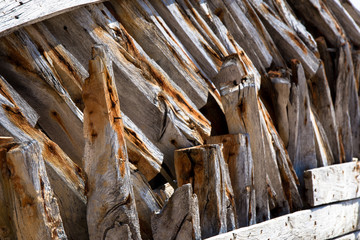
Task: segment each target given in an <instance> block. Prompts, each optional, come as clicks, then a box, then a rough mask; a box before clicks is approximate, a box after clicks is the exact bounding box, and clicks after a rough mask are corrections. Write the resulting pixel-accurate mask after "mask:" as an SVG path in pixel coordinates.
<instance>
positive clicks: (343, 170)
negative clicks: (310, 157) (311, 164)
mask: <svg viewBox="0 0 360 240" xmlns="http://www.w3.org/2000/svg"><path fill="white" fill-rule="evenodd" d="M304 180H305V188H306V197H307V201H308V203H309V205H310V206H319V205H322V204H327V203H332V202H339V201H344V200H349V199H353V198H358V197H360V192H359V188H360V165H359V163H358V162H348V163H343V164H337V165H331V166H327V167H322V168H316V169H312V170H308V171H305V173H304Z"/></svg>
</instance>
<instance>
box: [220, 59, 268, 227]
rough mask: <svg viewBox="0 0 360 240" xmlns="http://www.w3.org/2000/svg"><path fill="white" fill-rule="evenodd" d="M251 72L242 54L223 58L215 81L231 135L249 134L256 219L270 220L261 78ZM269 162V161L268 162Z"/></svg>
mask: <svg viewBox="0 0 360 240" xmlns="http://www.w3.org/2000/svg"><path fill="white" fill-rule="evenodd" d="M256 73H257V72H256V71H254V70H253V69H252V63H251V61H250V60H249V59H248V58H247V56H246V55H245V54H244V53H243V54H240V55H231V56H229V57H227V59H225V61H224V64H223V65H222V68H221V70H220V72H219V74H218V75H217V77H216V79H214V83H215V85H216V86H217V88H218V89H219V90H220V93H221V99H222V103H223V106H224V110H225V117H226V122H227V125H228V128H229V132H230V133H231V134H237V133H248V134H249V136H250V147H251V152H252V157H253V160H254V181H255V182H254V186H255V194H256V209H257V212H256V218H257V222H261V221H264V220H267V219H269V218H270V212H269V199H268V190H267V186H266V169H265V168H264V166H265V164H266V162H267V159H266V157H265V156H266V155H265V154H266V153H265V145H264V144H265V143H264V139H263V132H262V131H263V130H262V127H261V120H260V113H259V110H258V93H257V92H258V87H259V86H260V85H258V83H259V82H260V76H259V75H258V74H256ZM270 161H271V160H270Z"/></svg>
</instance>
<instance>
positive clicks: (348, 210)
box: [208, 199, 360, 240]
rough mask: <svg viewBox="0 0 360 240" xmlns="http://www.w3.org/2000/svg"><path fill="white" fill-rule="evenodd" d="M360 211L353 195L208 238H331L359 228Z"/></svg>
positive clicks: (214, 239) (359, 206)
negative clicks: (343, 200) (335, 201)
mask: <svg viewBox="0 0 360 240" xmlns="http://www.w3.org/2000/svg"><path fill="white" fill-rule="evenodd" d="M359 212H360V199H354V200H349V201H345V202H340V203H335V204H330V205H325V206H321V207H317V208H313V209H310V210H303V211H298V212H295V213H292V214H288V215H285V216H282V217H278V218H275V219H271V220H269V221H266V222H263V223H260V224H255V225H252V226H250V227H246V228H240V229H237V230H235V231H232V232H228V233H225V234H221V235H218V236H215V237H212V238H208V239H209V240H225V239H227V240H229V239H234V240H240V239H255V240H257V239H259V240H260V239H304V240H305V239H315V238H316V239H330V238H335V237H338V236H342V235H344V234H347V233H351V232H353V231H356V230H357V229H359V227H360V222H359V217H358V215H359Z"/></svg>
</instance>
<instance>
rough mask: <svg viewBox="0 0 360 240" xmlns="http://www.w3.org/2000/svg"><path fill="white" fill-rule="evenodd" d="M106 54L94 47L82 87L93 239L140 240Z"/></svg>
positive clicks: (116, 95) (118, 112)
mask: <svg viewBox="0 0 360 240" xmlns="http://www.w3.org/2000/svg"><path fill="white" fill-rule="evenodd" d="M107 52H108V51H107V50H106V49H105V47H104V46H101V45H95V46H94V47H93V53H92V54H93V58H92V60H90V62H89V73H90V74H89V75H90V77H89V78H88V79H86V81H85V84H84V87H83V100H84V104H85V109H84V136H85V149H84V170H85V172H86V175H87V186H88V192H87V197H88V202H87V223H88V230H89V237H90V239H99V238H110V239H115V237H122V239H141V235H140V226H139V219H138V214H137V211H136V205H135V197H134V192H133V187H132V183H131V175H130V167H129V162H128V155H127V150H126V145H125V139H124V126H123V122H122V119H121V112H120V102H119V99H118V94H117V89H116V85H115V82H114V74H113V69H112V64H111V60H110V59H108V56H107V54H108V53H107ZM124 228H125V229H127V230H126V231H124ZM118 234H121V235H120V236H119V235H118ZM124 237H125V238H124Z"/></svg>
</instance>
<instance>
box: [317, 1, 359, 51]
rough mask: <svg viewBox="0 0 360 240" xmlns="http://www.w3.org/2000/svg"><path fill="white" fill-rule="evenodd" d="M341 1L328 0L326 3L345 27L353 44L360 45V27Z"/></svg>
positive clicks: (347, 35)
mask: <svg viewBox="0 0 360 240" xmlns="http://www.w3.org/2000/svg"><path fill="white" fill-rule="evenodd" d="M340 1H341V0H326V1H325V2H324V3H325V4H326V6H327V7H328V8H329V9H330V11H331V12H332V13H333V14H334V16H335V17H336V19H337V21H338V22H339V23H340V25H341V27H342V28H343V29H344V31H345V34H346V37H347V38H349V39H350V41H351V42H352V43H353V44H355V45H357V46H360V27H359V25H357V24H356V22H355V20H354V19H353V18H352V17H351V16H350V14H349V13H348V12H347V11H346V9H345V8H344V7H343V6H342V5H341V2H340Z"/></svg>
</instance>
